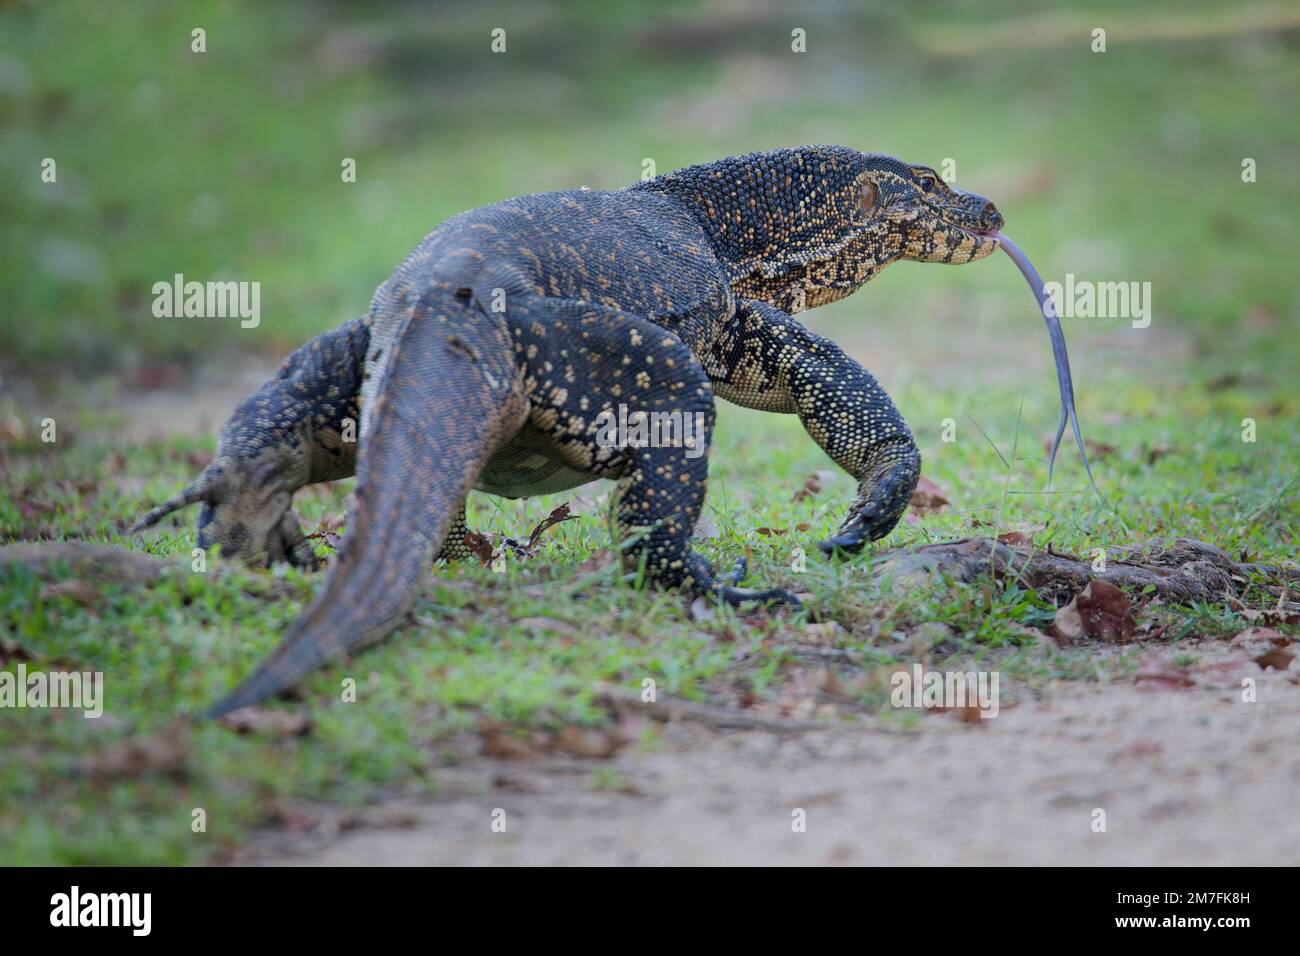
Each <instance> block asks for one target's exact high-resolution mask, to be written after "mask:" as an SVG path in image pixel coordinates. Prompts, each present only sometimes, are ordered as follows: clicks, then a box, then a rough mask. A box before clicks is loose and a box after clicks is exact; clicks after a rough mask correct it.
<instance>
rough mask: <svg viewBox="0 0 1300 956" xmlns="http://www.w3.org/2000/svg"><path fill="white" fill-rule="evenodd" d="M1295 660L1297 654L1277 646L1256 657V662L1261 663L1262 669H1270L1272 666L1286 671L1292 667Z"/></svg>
mask: <svg viewBox="0 0 1300 956" xmlns="http://www.w3.org/2000/svg"><path fill="white" fill-rule="evenodd" d="M1293 660H1295V655H1294V654H1292V653H1291V652H1290V651H1284V650H1282V648H1280V647H1275V648H1273V649H1272V650H1271V651H1268V652H1267V653H1264V654H1260V655H1259V656H1258V657H1256V658H1255V663H1256V664H1258V665H1259V667H1260V670H1268V669H1269V668H1270V667H1271V668H1273V669H1274V670H1278V671H1284V670H1289V669H1290V667H1291V662H1292V661H1293Z"/></svg>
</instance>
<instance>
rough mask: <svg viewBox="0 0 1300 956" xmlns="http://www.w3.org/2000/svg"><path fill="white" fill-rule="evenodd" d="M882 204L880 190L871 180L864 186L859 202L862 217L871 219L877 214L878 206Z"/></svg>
mask: <svg viewBox="0 0 1300 956" xmlns="http://www.w3.org/2000/svg"><path fill="white" fill-rule="evenodd" d="M879 203H880V189H879V188H878V187H877V186H876V184H875V183H873V182H872V181H871V180H870V179H868V180H867V181H866V182H864V183H863V184H862V196H861V197H860V199H859V200H858V208H859V209H860V210H861V212H862V215H863V216H865V217H867V218H870V217H871V216H873V215H874V214H875V212H876V206H877V205H879Z"/></svg>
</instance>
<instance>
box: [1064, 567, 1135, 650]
mask: <svg viewBox="0 0 1300 956" xmlns="http://www.w3.org/2000/svg"><path fill="white" fill-rule="evenodd" d="M1052 630H1053V632H1054V633H1055V634H1056V636H1057V637H1058V638H1060V639H1061V640H1062V641H1063V642H1064V643H1066V644H1080V643H1084V642H1086V641H1104V642H1106V643H1109V644H1124V643H1127V642H1128V641H1131V640H1133V637H1134V635H1135V633H1136V631H1137V622H1136V621H1134V620H1133V608H1132V605H1131V604H1130V602H1129V599H1128V595H1127V594H1125V593H1124V592H1123V591H1121V590H1120V589H1119V588H1117V587H1116V586H1115V585H1113V584H1111V583H1109V582H1108V581H1102V580H1092V581H1090V582H1088V586H1087V587H1086V588H1084V590H1083V592H1082V593H1081V594H1076V595H1075V596H1074V599H1073V600H1071V601H1070V603H1069V604H1067V605H1066V606H1065V607H1063V608H1061V609H1060V610H1058V611H1057V612H1056V620H1055V621H1054V622H1053V623H1052Z"/></svg>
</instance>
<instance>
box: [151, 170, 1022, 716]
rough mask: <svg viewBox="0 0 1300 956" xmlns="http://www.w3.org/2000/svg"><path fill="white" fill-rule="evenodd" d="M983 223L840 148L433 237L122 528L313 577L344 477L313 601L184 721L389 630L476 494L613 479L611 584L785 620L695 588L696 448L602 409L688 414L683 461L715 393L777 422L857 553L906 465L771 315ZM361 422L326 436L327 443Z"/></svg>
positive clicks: (900, 435) (851, 395)
mask: <svg viewBox="0 0 1300 956" xmlns="http://www.w3.org/2000/svg"><path fill="white" fill-rule="evenodd" d="M1001 225H1002V217H1001V215H1000V214H999V212H998V210H997V209H996V208H995V207H994V205H993V204H992V203H991V202H989V201H988V200H987V199H985V198H984V197H982V196H978V195H975V194H973V193H967V192H963V191H960V190H957V189H954V188H952V187H950V186H949V185H948V184H946V183H944V182H943V180H942V179H941V178H940V177H939V176H938V174H936V173H935V171H934V170H932V169H930V168H928V167H925V166H916V165H912V164H910V163H905V162H902V161H900V160H897V159H894V158H892V157H889V156H883V155H879V154H871V153H862V152H859V151H858V150H855V149H851V148H847V147H841V146H809V147H803V148H797V149H781V150H774V151H770V152H761V153H753V154H750V155H747V156H740V157H734V158H729V159H723V160H720V161H718V162H714V163H708V164H704V165H700V166H691V167H688V168H686V169H682V170H678V171H676V172H673V173H669V174H666V175H663V176H658V177H655V178H653V179H650V180H647V181H644V182H641V183H637V184H636V185H633V186H629V187H627V188H624V189H618V190H612V191H604V190H587V189H582V190H568V191H561V192H552V193H541V194H537V195H531V196H522V197H519V198H515V199H507V200H504V201H502V202H498V203H494V204H492V205H490V206H484V207H482V208H479V209H474V210H471V211H469V212H465V213H462V214H460V215H458V216H455V217H453V218H451V219H449V220H447V221H446V222H444V223H443V224H442V225H441V226H439V227H438V228H437V229H435V230H434V231H433V232H432V233H430V234H429V235H428V236H427V237H425V239H424V240H423V241H421V242H420V244H419V245H418V246H416V248H415V250H414V251H413V252H412V253H411V254H410V255H409V256H408V257H407V258H406V260H405V261H404V262H403V263H402V264H401V265H400V266H399V267H398V268H397V270H396V271H395V272H394V273H393V275H392V276H391V277H390V278H389V279H388V281H386V282H385V283H384V284H383V285H382V286H380V287H379V289H378V291H377V292H376V293H375V295H374V298H373V300H372V302H371V307H370V311H369V314H368V315H367V316H366V317H365V318H364V319H354V320H352V321H350V322H347V323H345V324H344V325H343V326H341V327H339V328H338V329H335V330H333V331H331V332H327V333H325V334H324V335H322V336H320V337H318V338H317V339H315V340H313V341H312V342H310V343H308V344H307V345H305V346H303V347H302V348H300V349H298V350H297V351H296V352H294V353H293V355H291V356H290V357H289V358H288V359H287V360H286V362H285V364H284V365H283V366H282V368H281V370H280V373H279V375H278V376H277V378H276V379H274V380H273V381H272V382H270V383H268V384H267V385H266V386H264V387H263V389H261V390H260V391H259V392H258V393H256V394H255V395H254V396H252V397H251V398H250V399H249V400H248V401H246V402H245V403H244V404H243V405H241V406H240V408H239V409H238V410H237V411H236V413H235V415H234V416H233V417H232V419H231V421H230V422H229V423H228V424H227V425H226V426H225V428H224V429H223V431H222V435H221V440H220V442H219V444H218V451H217V456H216V458H215V459H214V461H213V463H212V465H210V466H209V467H208V468H207V469H206V470H205V471H204V472H203V474H202V475H200V476H199V478H198V479H196V480H195V482H194V483H193V484H191V485H190V486H189V487H188V488H186V489H185V490H184V491H182V492H180V493H179V494H178V495H176V496H175V497H174V498H172V499H171V500H169V501H168V502H165V503H164V504H163V505H160V506H159V507H158V508H155V509H154V510H153V511H151V512H150V513H149V514H148V515H146V516H145V517H144V518H143V519H142V520H141V521H140V522H139V523H137V525H136V529H138V528H141V527H144V526H147V525H148V524H151V523H152V522H154V521H157V520H158V519H159V518H160V517H162V516H163V515H165V514H167V513H169V512H171V511H173V510H175V509H176V508H178V507H182V506H184V505H186V504H189V503H194V502H200V503H202V506H203V507H202V510H201V513H200V517H199V544H200V545H202V546H209V545H213V544H219V545H221V547H222V553H223V554H225V555H235V556H239V557H244V558H247V559H252V560H256V561H267V560H277V559H282V558H283V559H288V560H292V561H295V562H298V563H311V562H312V561H313V560H314V558H313V556H312V554H311V549H310V547H309V546H308V545H309V543H308V542H305V541H303V539H302V532H301V530H300V529H299V528H298V526H297V522H296V520H295V519H294V517H293V515H292V512H291V511H290V504H291V499H292V495H293V493H294V491H296V490H297V489H298V488H299V487H301V486H302V485H304V484H307V483H309V482H314V481H321V480H330V479H333V478H339V477H343V476H345V475H347V474H349V473H350V472H352V471H353V469H355V471H356V474H357V488H356V494H355V498H354V504H353V507H352V509H351V512H350V514H349V517H348V524H347V535H346V536H345V538H344V539H343V544H342V546H341V548H340V551H339V554H338V560H337V563H336V564H335V565H334V566H333V567H332V568H331V570H330V573H329V575H328V577H327V579H326V581H325V583H324V586H323V588H321V590H320V591H319V593H318V594H317V596H316V598H315V599H314V600H313V601H312V602H311V604H310V605H309V606H308V607H307V609H306V610H305V611H304V612H303V614H302V616H301V617H300V618H299V620H298V621H297V622H295V623H294V624H293V625H292V627H291V628H290V629H289V632H288V634H287V635H286V637H285V639H284V641H283V643H282V644H281V645H280V647H279V648H278V649H277V650H276V651H275V653H274V654H273V655H272V656H271V657H270V658H269V659H268V660H267V662H266V663H264V664H263V665H262V666H261V667H260V668H258V669H257V670H256V671H255V672H254V673H253V674H252V675H251V676H250V677H249V678H248V679H247V680H245V681H244V682H243V683H242V684H240V685H239V687H238V688H236V690H235V691H234V692H233V693H232V694H231V695H229V696H228V697H226V698H225V699H224V700H222V701H221V702H219V703H218V704H217V705H215V706H214V707H213V708H211V710H210V711H209V712H208V713H209V715H211V716H216V715H220V714H223V713H226V712H228V711H230V710H233V709H235V708H237V707H241V706H245V705H247V704H252V703H255V702H257V701H259V700H262V699H265V698H266V697H269V696H271V695H273V694H275V693H278V692H279V691H282V690H284V689H285V688H287V687H288V686H289V685H290V684H292V683H294V682H295V681H297V680H298V679H299V678H300V677H301V676H302V675H303V674H305V673H306V672H307V671H309V670H311V669H312V668H314V667H316V666H317V665H319V664H320V663H322V662H324V661H325V660H327V659H330V658H332V657H335V656H338V655H340V654H342V653H344V652H346V651H350V650H354V649H356V648H359V647H361V646H363V645H365V644H367V643H370V642H373V641H376V640H379V639H380V638H382V637H384V636H385V635H386V634H388V633H389V632H390V631H391V630H392V629H393V627H394V626H396V624H397V622H398V621H399V620H400V618H401V616H402V614H403V613H404V611H405V608H406V607H407V606H408V603H409V600H410V598H411V595H412V592H413V590H414V588H415V585H416V583H417V582H418V580H419V577H420V574H421V572H422V571H423V569H424V568H425V567H426V566H427V565H428V563H429V560H430V558H431V557H433V556H434V555H435V554H438V553H440V552H441V549H443V548H444V547H446V546H448V545H449V544H450V545H451V546H452V548H453V551H454V548H455V547H456V546H457V545H459V544H460V540H458V539H461V538H463V530H462V529H463V507H464V501H465V496H466V494H467V493H468V492H469V491H470V490H471V489H473V488H476V487H477V488H480V489H482V490H485V491H489V492H493V493H497V494H504V495H510V496H519V495H526V494H536V493H541V492H543V491H558V490H562V489H564V488H568V487H573V486H574V485H577V484H581V483H585V482H588V481H591V480H593V479H595V478H611V479H614V480H616V481H617V483H618V484H617V488H616V493H615V495H614V496H613V500H614V504H613V508H614V518H615V524H616V534H617V538H618V541H619V542H620V548H621V551H622V555H623V560H624V563H625V565H626V566H627V567H628V568H638V567H640V568H643V570H644V574H645V577H646V578H647V579H648V580H649V581H650V582H652V583H654V584H656V585H659V586H663V587H670V588H674V587H675V588H682V589H685V590H687V591H688V592H690V593H693V594H697V595H704V596H710V597H718V598H722V599H725V600H727V601H729V602H732V603H739V602H742V601H754V600H756V601H765V602H780V603H788V604H797V601H796V600H795V598H794V597H793V596H792V595H790V594H788V593H787V592H785V591H781V590H749V589H743V588H739V587H736V586H735V581H732V580H729V579H720V578H719V577H717V576H716V575H715V574H714V572H713V570H712V569H711V568H710V566H709V564H708V563H707V562H706V561H705V560H704V559H703V558H702V557H701V556H700V555H698V554H696V553H695V552H694V551H693V550H692V548H691V534H692V530H693V528H694V526H695V522H696V519H697V518H698V517H699V514H700V509H701V506H702V505H703V502H704V493H705V483H706V477H707V471H708V458H707V455H700V454H698V452H693V450H692V449H689V448H686V447H682V445H681V444H680V443H678V444H676V445H675V446H674V445H668V446H665V447H632V446H630V445H623V446H615V445H612V444H611V443H609V442H602V441H599V440H598V435H599V434H600V433H601V432H600V428H599V425H598V420H599V418H600V413H601V412H614V411H616V410H617V409H618V407H619V406H620V405H623V406H625V407H626V409H627V410H629V411H631V412H632V413H637V412H643V413H648V414H653V413H656V412H658V413H664V414H668V415H671V414H681V415H697V414H698V415H700V416H702V420H703V421H704V422H705V425H706V432H705V441H706V442H707V440H708V435H709V432H711V429H712V426H713V419H714V397H715V396H717V397H721V398H725V399H727V400H729V401H732V402H735V403H737V404H740V405H744V406H747V407H750V408H757V409H764V410H767V411H774V412H783V413H789V414H796V415H798V416H799V418H800V420H801V421H802V422H803V425H804V427H805V428H806V430H807V431H808V433H809V434H810V435H811V436H812V437H813V439H814V440H815V441H816V442H817V443H818V444H819V445H820V446H821V447H822V448H823V449H824V450H825V451H826V453H827V454H828V455H829V456H830V457H831V458H832V459H834V460H835V461H836V462H837V463H838V464H839V465H840V466H841V467H843V468H844V469H845V470H846V471H848V472H849V473H850V474H851V475H853V476H854V477H855V478H856V479H857V482H858V491H857V496H856V497H855V498H854V500H853V501H852V502H851V504H850V505H849V509H848V514H847V516H846V517H845V519H844V521H843V523H842V524H841V526H840V528H839V530H838V532H837V533H836V534H835V535H834V536H833V537H832V538H830V539H829V540H828V541H825V542H822V548H823V550H825V551H827V552H828V553H834V552H835V551H836V550H837V549H838V550H840V551H843V552H847V553H852V552H856V551H858V550H860V549H861V548H862V547H863V545H864V544H865V543H866V542H867V541H870V540H874V539H876V538H880V537H882V536H883V535H885V534H887V533H888V532H889V531H890V529H892V528H893V527H894V525H895V524H896V523H897V522H898V520H899V518H900V516H901V515H902V513H903V510H904V509H905V508H906V506H907V502H908V499H909V498H910V496H911V493H912V491H913V489H914V488H915V485H916V482H917V478H918V477H919V475H920V453H919V451H918V450H917V447H916V443H915V442H914V441H913V439H912V434H911V432H910V431H909V429H908V427H907V425H906V424H905V423H904V421H903V419H902V417H901V416H900V415H899V413H898V410H897V409H896V408H895V407H894V404H893V402H892V401H891V400H890V398H889V396H888V395H886V394H885V392H884V390H883V389H882V388H881V387H880V385H879V384H878V383H877V382H876V380H875V379H874V378H873V377H872V376H871V374H870V373H869V372H867V370H866V369H864V368H863V367H862V366H861V365H859V364H858V363H857V362H856V361H854V360H853V359H851V358H850V357H849V356H847V355H846V354H845V353H844V352H843V351H842V350H841V349H840V348H839V347H838V346H837V345H836V344H835V343H834V342H831V341H829V340H828V339H825V338H823V337H821V336H819V335H816V334H814V333H813V332H811V331H809V330H808V329H807V328H805V327H804V325H803V324H802V323H800V322H799V321H798V319H796V318H795V316H796V315H797V314H798V313H800V312H802V311H804V310H806V309H811V308H815V307H817V306H820V305H824V304H826V303H829V302H834V301H836V300H838V299H842V298H844V297H845V296H848V295H850V294H852V293H853V292H854V291H856V290H857V289H858V288H860V287H861V286H862V285H864V284H865V283H866V282H868V281H870V280H871V279H872V278H873V277H874V276H876V275H877V274H878V273H879V272H880V271H881V270H882V269H884V268H885V267H886V266H888V265H889V264H890V263H893V262H896V261H899V260H901V259H910V260H913V261H918V262H942V263H965V262H971V261H973V260H976V259H980V258H983V257H985V256H987V255H989V254H990V253H992V252H993V251H994V250H995V249H997V247H998V243H999V239H998V237H997V236H996V235H994V234H995V233H996V232H997V231H998V230H999V229H1000V228H1001ZM358 414H360V430H359V437H360V441H359V445H350V444H349V443H348V442H345V441H342V440H341V434H342V430H343V428H344V427H346V424H347V423H346V419H349V418H351V419H353V420H356V416H357V415H358ZM354 449H355V451H356V453H355V454H354ZM133 530H134V529H133ZM448 556H454V553H451V552H449V553H448Z"/></svg>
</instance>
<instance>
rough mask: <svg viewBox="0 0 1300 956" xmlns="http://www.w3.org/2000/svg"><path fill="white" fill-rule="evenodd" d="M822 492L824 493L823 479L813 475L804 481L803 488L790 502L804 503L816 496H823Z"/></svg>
mask: <svg viewBox="0 0 1300 956" xmlns="http://www.w3.org/2000/svg"><path fill="white" fill-rule="evenodd" d="M821 492H822V482H821V477H820V476H819V475H816V474H812V475H809V476H808V477H807V478H805V479H804V480H803V487H802V488H800V489H799V490H798V491H796V492H795V493H794V497H793V498H791V499H790V500H791V501H804V500H806V499H808V498H811V497H813V496H814V495H819V494H821Z"/></svg>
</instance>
